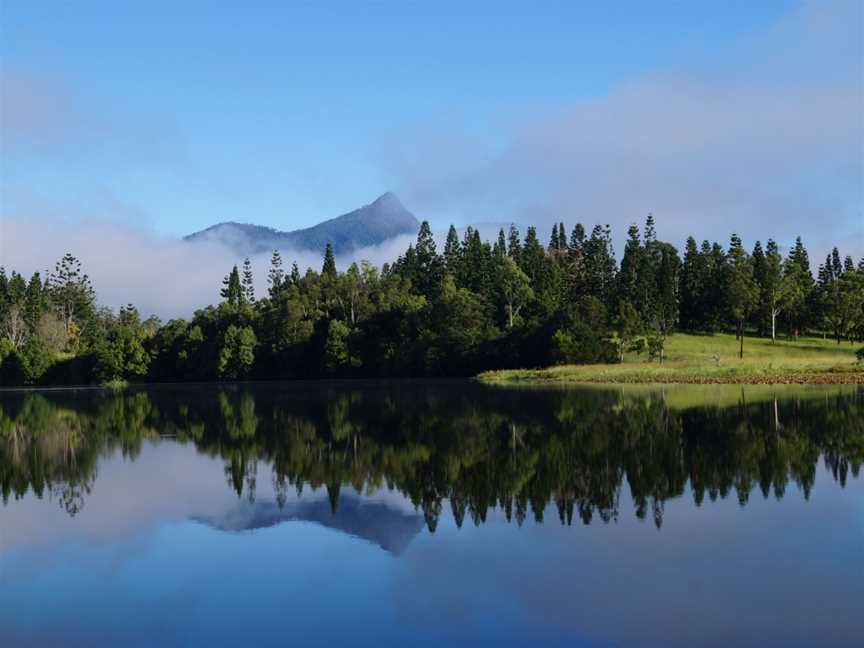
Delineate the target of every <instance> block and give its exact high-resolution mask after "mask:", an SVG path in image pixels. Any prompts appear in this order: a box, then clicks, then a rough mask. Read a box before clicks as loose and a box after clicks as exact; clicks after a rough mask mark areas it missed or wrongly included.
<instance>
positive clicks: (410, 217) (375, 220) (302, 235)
mask: <svg viewBox="0 0 864 648" xmlns="http://www.w3.org/2000/svg"><path fill="white" fill-rule="evenodd" d="M419 227H420V222H419V221H418V220H417V218H416V217H415V216H414V214H412V213H411V212H410V211H408V210H407V209H406V208H405V206H404V205H403V204H402V202H401V201H400V200H399V198H398V197H397V196H396V195H395V194H394V193H392V192H389V191H388V192H385V193H383V194H381V195H380V196H379V197H378V198H376V199H375V200H374V201H372V202H371V203H369V204H367V205H363V206H362V207H360V208H358V209H355V210H353V211H350V212H347V213H345V214H342V215H340V216H336V217H335V218H329V219H327V220H324V221H321V222H320V223H318V224H316V225H313V226H311V227H306V228H302V229H297V230H290V231H282V230H278V229H275V228H273V227H267V226H265V225H255V224H253V223H240V222H237V221H224V222H221V223H216V224H215V225H211V226H210V227H207V228H206V229H203V230H200V231H198V232H193V233H192V234H189V235H187V236H184V237H183V240H184V241H188V242H193V243H194V242H197V241H217V242H220V243H222V244H224V245H227V246H228V247H230V248H232V249H233V250H234V251H235V252H237V253H239V254H245V255H252V254H258V253H261V252H266V251H269V250H273V249H282V250H285V249H290V250H311V251H316V252H321V251H322V250H323V249H324V247H325V246H326V245H327V243H332V245H333V251H334V252H335V253H336V254H343V253H346V252H350V251H351V250H355V249H357V248H363V247H368V246H373V245H379V244H381V243H383V242H384V241H386V240H388V239H391V238H394V237H396V236H400V235H403V234H412V235H413V234H416V233H417V230H418V229H419Z"/></svg>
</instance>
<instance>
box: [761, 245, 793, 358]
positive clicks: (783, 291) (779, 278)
mask: <svg viewBox="0 0 864 648" xmlns="http://www.w3.org/2000/svg"><path fill="white" fill-rule="evenodd" d="M759 288H760V300H761V302H762V308H763V310H764V312H765V313H766V315H767V317H768V322H769V323H770V327H771V342H772V343H774V342H776V340H777V317H778V316H779V315H780V313H781V312H782V311H783V309H784V308H785V307H786V305H787V303H788V299H789V291H788V285H787V283H786V282H785V281H784V278H783V258H782V257H781V256H780V250H779V249H778V248H777V243H775V242H774V239H768V244H767V246H766V248H765V260H764V269H763V272H762V277H761V282H760V286H759Z"/></svg>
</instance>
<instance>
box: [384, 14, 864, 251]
mask: <svg viewBox="0 0 864 648" xmlns="http://www.w3.org/2000/svg"><path fill="white" fill-rule="evenodd" d="M861 34H862V32H861V16H860V5H859V3H856V2H839V3H818V4H812V5H805V6H804V7H802V8H801V9H799V10H798V11H797V12H795V13H794V14H792V15H790V16H789V17H788V18H787V19H785V20H783V21H782V22H781V23H779V24H778V25H776V26H775V27H774V28H773V29H772V30H770V31H769V32H768V33H766V34H763V35H762V36H761V37H760V38H758V39H756V40H755V41H753V42H750V43H749V44H748V45H747V46H746V47H745V48H744V49H743V50H741V51H738V52H735V55H734V56H732V57H730V59H731V60H732V61H734V63H724V62H722V61H719V62H715V63H714V65H713V66H712V68H711V69H687V68H686V67H685V68H683V69H681V70H679V71H677V72H675V73H674V74H673V73H667V74H653V75H650V76H645V77H643V78H640V79H635V80H632V81H630V82H628V83H626V84H622V85H620V86H618V87H617V88H616V89H615V90H614V91H613V92H611V93H610V94H609V95H608V96H603V97H600V98H596V99H593V100H586V101H581V102H578V103H575V104H573V105H571V106H569V107H567V108H565V109H563V110H560V111H558V112H555V113H548V112H547V113H545V114H542V115H539V116H538V115H534V116H532V117H530V118H526V119H523V120H521V121H520V122H519V123H516V124H514V125H513V126H512V129H511V132H510V136H509V138H508V140H507V143H506V144H505V145H504V146H503V147H502V146H500V144H495V145H494V146H492V145H487V144H486V143H485V142H483V141H482V140H479V139H477V138H472V137H470V136H467V135H466V136H461V135H460V134H458V133H455V134H453V133H451V134H450V135H449V136H446V137H445V136H442V135H441V134H440V133H438V132H434V136H430V137H428V138H425V137H423V136H422V135H421V136H419V137H420V139H421V140H422V141H423V142H424V145H423V146H417V145H416V142H417V137H418V136H413V137H412V138H410V139H408V138H401V140H402V141H403V142H404V145H399V144H395V145H393V146H392V147H391V148H390V150H388V151H387V152H386V153H385V155H384V166H385V169H386V171H387V173H388V175H389V176H390V177H392V178H393V179H394V186H395V190H396V191H397V193H399V194H400V196H402V197H403V199H404V200H405V202H406V204H408V205H409V206H410V207H411V208H412V209H414V210H416V211H417V212H418V213H430V214H432V213H442V212H443V213H448V214H453V213H455V214H460V215H461V219H462V221H463V222H471V221H473V220H478V219H494V220H515V221H517V222H525V223H536V224H538V225H541V232H545V230H546V229H547V228H548V226H549V225H551V223H552V222H557V221H559V220H563V221H565V222H566V223H567V224H568V226H569V227H572V225H573V224H574V223H575V222H576V221H581V222H583V223H584V224H585V225H586V226H587V227H590V226H591V225H593V224H594V223H598V222H600V223H610V224H611V225H612V226H613V229H614V230H615V233H616V235H617V238H618V239H619V240H620V238H621V237H623V236H624V233H625V232H626V227H627V225H628V224H629V223H631V222H634V221H635V222H639V223H641V222H642V221H643V220H644V218H645V216H646V214H647V213H648V212H649V211H651V212H653V213H654V214H655V217H656V218H657V219H658V224H659V233H660V234H661V236H663V237H665V238H667V239H668V240H670V241H672V242H674V243H676V244H680V243H683V240H684V239H685V238H686V236H687V235H689V234H693V235H695V236H697V237H699V238H703V237H710V238H712V239H717V240H720V241H722V242H724V243H725V242H726V241H728V237H729V235H730V233H731V232H733V231H737V232H739V233H740V234H742V235H743V236H744V238H745V241H748V242H749V243H752V242H753V241H754V240H755V239H756V238H762V239H763V241H764V239H765V238H767V237H769V236H773V237H775V238H776V239H777V240H778V242H780V243H781V244H788V243H789V242H791V241H792V240H794V238H795V236H796V235H797V234H801V235H803V236H804V237H805V243H807V242H809V243H810V247H811V252H812V253H813V256H815V257H816V258H818V257H819V256H820V254H822V253H823V252H824V249H825V248H827V247H828V246H830V245H833V244H837V245H840V246H841V248H842V251H843V252H844V253H846V252H848V253H853V254H855V255H860V254H861V253H862V252H864V216H862V184H864V168H862V167H864V162H862V151H864V139H862V138H864V127H862V117H861V115H862V113H864V105H862V83H864V81H862V62H861V58H862V57H861V39H862V35H861ZM684 65H686V62H685V63H684ZM432 130H433V131H434V129H432ZM544 235H545V234H544Z"/></svg>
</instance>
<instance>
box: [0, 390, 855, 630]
mask: <svg viewBox="0 0 864 648" xmlns="http://www.w3.org/2000/svg"><path fill="white" fill-rule="evenodd" d="M430 389H433V390H434V389H436V388H434V387H431V388H430ZM331 396H332V394H329V395H327V397H326V398H328V399H329V398H330V397H331ZM76 398H77V399H78V400H76V401H74V403H73V404H72V406H70V404H69V403H64V404H62V406H61V404H56V407H57V411H58V412H61V413H62V416H64V417H66V418H67V419H68V416H69V411H75V410H76V409H78V410H82V411H83V410H84V409H87V408H90V407H91V403H89V401H87V397H81V396H78V397H76ZM160 398H170V395H163V396H161V397H160ZM436 398H441V395H440V394H439V395H437V396H436ZM443 398H444V401H445V402H446V396H444V397H443ZM495 398H498V397H497V396H495ZM550 398H551V397H550ZM850 398H854V399H857V398H858V396H853V397H850ZM277 400H278V399H277ZM0 402H2V401H0ZM856 402H857V401H856ZM436 403H437V404H435V405H434V407H441V406H443V403H442V402H440V401H436ZM19 404H20V403H19ZM104 404H105V403H104V402H103V403H102V405H104ZM54 405H55V404H54V403H52V406H54ZM17 406H18V404H16V405H15V406H14V407H7V410H8V409H16V408H17ZM833 406H834V405H826V407H833ZM267 407H269V405H268V406H267ZM397 407H398V399H397ZM489 407H493V408H494V404H490V405H489ZM790 407H793V406H790ZM814 407H815V405H814ZM820 407H821V405H820ZM289 409H290V408H289ZM757 409H758V407H757ZM52 411H53V410H52ZM256 411H257V415H258V417H259V418H260V419H264V418H266V415H267V414H269V412H268V410H267V409H266V408H264V409H262V406H258V407H257V410H256ZM612 411H613V410H610V412H612ZM759 411H761V410H759ZM790 411H791V410H790ZM856 411H857V410H856ZM7 415H8V412H7ZM815 415H816V414H814V416H815ZM82 416H83V415H82ZM358 417H359V415H358ZM349 418H350V416H349ZM751 418H756V415H755V414H754V415H753V417H751ZM59 420H60V419H56V420H55V423H56V421H59ZM485 420H488V417H487V418H486V419H485ZM802 420H804V419H803V418H802ZM845 420H847V423H846V424H848V419H845ZM82 421H84V422H83V423H82V424H81V430H82V432H81V434H82V435H83V438H87V426H88V425H90V423H89V422H88V421H89V419H84V418H82ZM331 421H332V417H331ZM358 421H359V418H358ZM163 422H164V421H163ZM56 424H58V425H59V423H56ZM116 425H117V424H116V419H115V426H116ZM121 425H122V424H121ZM478 425H482V424H478ZM855 425H857V427H854V429H850V430H848V432H845V433H843V434H841V438H842V439H843V440H844V441H848V445H849V447H850V448H851V449H849V450H846V451H847V452H848V453H850V456H851V458H852V462H853V464H854V463H855V462H856V461H860V453H861V448H862V447H864V446H862V445H861V440H862V436H861V435H862V432H861V429H862V421H857V423H856V424H855ZM801 426H802V424H801V423H800V422H799V424H798V428H797V429H796V432H795V434H797V435H799V436H800V435H802V434H804V435H806V431H803V432H802V430H801ZM685 431H686V430H685ZM126 432H128V431H126ZM535 432H536V433H538V434H539V433H540V432H542V431H535ZM39 433H40V434H41V435H42V436H41V437H39V438H40V439H41V440H42V443H43V444H44V445H45V446H46V447H42V448H41V449H38V448H37V450H38V453H39V454H40V456H41V457H43V458H45V457H51V456H53V455H51V454H50V453H51V452H56V448H54V447H53V446H51V447H50V448H49V447H47V446H48V445H49V441H48V439H49V438H53V437H52V436H51V435H52V432H51V431H50V430H49V431H45V430H41V431H40V432H39ZM55 433H56V432H55ZM122 433H123V430H117V429H115V430H113V432H109V434H122ZM318 433H321V431H320V430H319V431H318ZM741 433H742V432H741V431H740V429H739V430H738V431H737V432H734V431H730V434H741ZM6 434H7V437H6V440H5V441H4V443H6V444H7V445H6V448H5V453H4V454H2V455H0V457H2V458H3V459H4V460H6V461H7V462H9V461H10V457H15V456H16V455H15V454H14V448H12V446H11V445H10V443H11V441H10V438H11V437H10V434H9V432H8V428H7V432H6ZM262 434H263V432H262ZM429 434H433V435H434V434H435V432H434V430H433V431H431V432H429ZM786 434H787V435H790V434H792V433H791V432H787V433H786ZM252 438H253V439H254V438H255V437H254V436H253V437H252ZM832 438H833V437H832ZM796 439H798V437H796ZM505 441H506V439H505ZM17 442H18V444H19V446H16V447H17V451H18V452H19V453H20V452H24V454H25V455H26V453H27V452H28V451H30V452H31V453H32V452H37V450H34V449H33V447H31V448H29V450H25V448H24V446H23V445H21V444H22V440H21V438H20V434H19V438H18V441H17ZM92 442H93V443H96V442H95V441H92ZM362 442H363V441H362V440H361V443H362ZM799 442H800V439H799V440H798V441H796V443H799ZM51 443H52V444H53V443H55V441H51ZM250 443H251V441H250ZM329 443H330V444H331V450H332V443H333V442H332V441H329ZM760 443H761V441H760ZM789 443H790V444H791V441H789ZM832 443H834V442H833V441H832ZM855 444H858V445H857V446H856V445H855ZM104 445H105V447H103V448H100V449H99V450H98V452H97V455H98V458H97V459H96V464H95V467H96V470H95V475H93V476H92V479H90V481H89V482H88V488H89V491H88V489H86V488H85V489H84V490H85V491H87V492H86V494H85V495H84V496H83V497H82V498H81V505H80V507H78V509H77V510H76V511H75V513H74V515H70V513H69V511H68V510H67V507H66V506H65V504H64V500H63V498H62V497H61V495H60V494H59V493H60V490H59V489H57V488H55V490H54V491H53V492H52V491H51V490H50V489H47V490H43V494H42V497H41V498H40V497H38V496H37V495H36V494H34V489H33V488H32V487H30V488H28V489H27V490H26V492H24V493H18V494H17V495H15V494H14V493H13V494H11V495H10V496H8V497H7V498H6V501H5V504H4V505H2V506H0V645H2V646H52V645H57V646H154V645H159V646H219V645H243V646H246V645H261V646H270V645H272V646H277V645H278V646H282V645H340V644H344V645H399V646H402V645H455V644H461V645H537V644H539V643H542V644H547V645H568V646H574V645H575V646H696V645H700V646H701V645H707V646H732V645H734V646H748V645H752V646H766V645H768V646H831V645H838V646H848V645H855V644H856V643H857V642H858V641H859V640H860V637H861V636H862V631H864V615H862V610H864V608H862V601H864V480H862V479H860V477H857V476H854V475H852V474H849V475H847V477H846V478H845V480H843V481H845V484H843V483H841V480H840V479H838V478H837V477H836V476H835V474H834V471H833V470H832V469H829V467H828V466H827V463H826V460H825V458H824V457H823V456H822V455H821V454H820V455H817V456H818V458H817V459H816V460H815V461H814V464H813V470H814V472H813V481H812V484H808V485H807V487H806V492H807V493H809V495H808V496H805V488H803V487H802V486H799V485H798V484H796V483H795V482H794V480H793V481H791V482H790V483H788V484H787V485H786V487H785V490H784V491H783V493H782V496H780V497H779V498H778V497H777V495H776V494H774V493H773V492H770V493H769V495H768V496H767V497H765V496H763V494H762V493H761V492H759V491H758V490H754V491H752V492H751V493H750V495H749V497H748V498H747V499H746V502H745V503H743V504H742V503H741V502H739V497H738V496H736V492H735V491H733V492H730V493H728V494H727V496H726V497H722V496H720V497H717V499H716V500H715V501H712V500H711V499H710V498H708V497H706V498H705V499H704V500H703V501H702V503H701V505H699V506H697V505H696V503H695V498H694V494H693V492H692V490H691V486H690V482H689V481H688V482H687V484H686V485H685V486H684V489H683V491H682V492H680V493H677V492H676V493H674V494H672V495H670V496H669V497H666V498H665V499H664V500H663V511H662V524H659V525H658V524H655V521H654V519H653V518H652V515H651V513H650V512H649V514H648V515H647V516H646V517H644V518H640V517H639V516H638V515H637V514H636V513H637V511H636V509H637V507H636V505H635V503H634V498H633V497H631V494H632V491H633V487H632V485H631V484H630V481H629V480H630V479H631V476H630V475H629V474H625V475H624V476H623V477H622V479H621V481H620V485H619V488H618V489H617V495H616V497H617V502H616V503H615V505H614V508H615V512H614V516H613V517H612V519H611V520H610V521H608V522H604V521H603V520H601V519H600V518H599V517H595V518H593V519H592V520H591V522H590V523H589V524H584V523H583V522H582V521H581V520H579V519H578V517H575V518H574V520H573V523H572V524H569V525H568V524H566V523H564V524H562V523H561V521H560V520H559V516H558V509H557V508H556V506H555V504H554V503H553V502H552V501H549V502H548V503H547V504H546V505H545V509H544V512H543V521H542V522H538V521H536V519H535V516H534V514H533V513H529V514H528V515H527V516H526V518H525V520H524V522H522V524H521V525H520V524H518V523H517V522H516V521H515V520H514V519H512V518H511V520H510V521H508V520H507V519H506V515H505V513H504V511H503V508H502V507H501V506H497V507H495V508H489V509H488V510H486V512H485V520H478V523H475V522H474V521H473V520H472V519H471V518H470V516H466V517H465V520H464V522H463V524H462V525H461V528H460V527H459V526H457V523H456V519H455V517H454V515H453V513H452V511H451V505H450V501H449V500H448V498H446V497H445V498H443V499H442V501H441V510H440V513H439V515H438V517H437V523H436V524H435V525H434V532H433V531H431V530H430V526H429V524H427V521H426V519H425V518H424V512H423V506H422V505H421V506H416V505H415V503H413V502H412V501H411V499H410V498H409V497H408V496H407V495H406V494H405V493H404V492H401V491H400V489H399V488H398V487H396V486H395V485H393V487H392V488H390V487H388V485H387V483H379V484H369V483H366V484H363V485H362V487H361V488H360V489H358V488H356V486H357V485H356V484H355V485H352V484H348V483H343V484H341V489H340V491H339V498H338V506H337V508H336V510H335V512H334V511H333V510H332V505H331V498H330V496H329V493H328V489H327V487H326V486H324V485H320V484H319V485H317V486H311V485H310V483H314V482H315V481H316V479H317V478H318V477H317V475H311V473H313V472H314V470H312V468H308V467H307V469H308V470H309V471H310V475H311V476H310V481H309V482H306V486H305V487H304V488H303V491H302V493H300V494H298V493H297V491H296V488H293V487H292V488H291V489H289V490H288V491H287V492H286V491H285V490H284V489H282V490H280V489H279V487H278V485H277V482H278V479H276V477H275V473H274V460H272V459H271V458H268V457H264V455H265V454H266V453H264V452H263V451H259V453H258V454H259V456H257V457H252V458H251V459H250V458H249V457H247V459H246V467H245V468H246V477H245V483H246V484H247V487H246V488H244V489H243V490H242V492H241V494H240V495H238V494H237V492H236V490H237V489H236V488H235V486H236V484H232V477H231V472H230V470H229V467H228V465H227V462H226V459H225V456H222V455H224V454H225V451H224V450H223V451H220V453H221V454H220V453H214V451H213V450H212V448H209V449H208V448H205V447H202V446H203V445H206V444H202V443H190V442H188V441H184V440H183V439H178V438H175V437H174V436H173V435H172V436H171V437H170V438H168V437H167V436H166V438H161V437H160V436H158V435H157V436H155V437H152V436H151V437H149V438H147V437H145V438H144V440H142V441H141V442H140V445H138V446H137V447H136V448H135V449H134V451H130V450H129V448H128V447H113V448H112V447H111V444H110V443H107V442H106V443H105V444H104ZM259 445H260V441H259ZM351 445H352V444H347V443H346V444H345V446H344V447H345V449H346V452H347V451H348V450H350V449H351ZM829 445H830V444H829ZM34 447H35V446H34ZM250 447H251V446H250ZM10 448H12V450H10ZM856 448H857V449H856ZM715 450H716V448H715ZM824 451H825V448H824V447H823V452H824ZM827 451H828V452H831V450H830V448H829V450H827ZM81 452H83V450H82V451H81ZM472 452H473V451H472ZM856 452H857V453H858V454H855V453H856ZM477 453H479V454H481V455H482V452H479V451H477V452H475V453H474V454H472V455H471V456H472V457H473V460H474V461H477V460H478V459H477ZM17 456H18V460H19V461H26V459H22V458H21V454H19V455H17ZM250 456H251V454H250ZM346 456H350V453H348V454H347V455H346ZM505 456H506V453H505ZM856 457H857V459H856ZM844 458H845V457H844ZM328 461H330V460H328ZM357 461H359V460H357ZM425 461H427V462H428V461H431V459H428V458H427V459H426V460H425ZM349 463H350V462H349ZM662 464H663V462H662V461H661V462H660V465H662ZM46 465H48V464H46ZM328 465H329V464H328ZM352 465H353V464H352ZM651 465H653V464H646V466H649V467H650V466H651ZM16 466H17V464H14V463H9V464H8V465H7V466H5V468H4V466H3V463H2V461H0V468H4V469H5V470H7V472H9V471H10V470H11V469H12V468H15V467H16ZM577 469H578V466H577ZM463 470H465V468H463ZM586 470H587V468H586ZM791 470H793V471H794V470H795V468H794V467H792V468H791ZM250 473H251V474H253V475H254V490H251V489H250V488H249V486H248V484H249V483H252V482H250V479H249V474H250ZM532 474H534V473H532ZM302 477H303V473H302V472H301V473H300V474H299V476H298V478H302ZM388 477H389V478H390V480H391V481H393V482H399V480H400V478H399V477H398V476H394V475H393V474H391V475H389V476H388ZM406 483H408V482H406ZM391 485H392V484H391ZM453 492H455V490H454V491H453ZM469 492H470V491H469ZM451 495H452V493H451ZM280 498H281V501H280Z"/></svg>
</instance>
